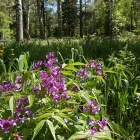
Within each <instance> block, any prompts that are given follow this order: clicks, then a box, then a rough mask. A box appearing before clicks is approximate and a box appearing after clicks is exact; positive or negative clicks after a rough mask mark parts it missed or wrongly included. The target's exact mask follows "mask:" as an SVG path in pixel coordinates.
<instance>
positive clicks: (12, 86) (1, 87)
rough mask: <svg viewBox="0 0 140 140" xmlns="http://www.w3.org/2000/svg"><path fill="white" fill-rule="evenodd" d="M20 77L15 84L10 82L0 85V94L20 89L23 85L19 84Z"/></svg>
mask: <svg viewBox="0 0 140 140" xmlns="http://www.w3.org/2000/svg"><path fill="white" fill-rule="evenodd" d="M21 79H22V77H21V76H17V77H16V80H15V83H12V82H10V81H7V82H4V83H2V84H1V85H0V90H1V91H2V93H4V92H10V91H17V90H19V89H21V88H22V87H23V86H24V85H23V84H21Z"/></svg>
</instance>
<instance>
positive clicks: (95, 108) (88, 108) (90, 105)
mask: <svg viewBox="0 0 140 140" xmlns="http://www.w3.org/2000/svg"><path fill="white" fill-rule="evenodd" d="M95 105H96V101H89V102H88V105H86V106H84V107H83V112H92V113H93V114H98V112H99V111H100V108H101V107H100V106H95Z"/></svg>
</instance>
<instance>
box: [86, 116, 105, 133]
mask: <svg viewBox="0 0 140 140" xmlns="http://www.w3.org/2000/svg"><path fill="white" fill-rule="evenodd" d="M88 125H89V126H90V133H91V135H94V134H95V133H96V132H99V131H102V130H104V129H105V127H106V126H107V121H106V119H105V118H103V119H102V120H101V121H98V120H90V121H89V123H88Z"/></svg>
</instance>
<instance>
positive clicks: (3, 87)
mask: <svg viewBox="0 0 140 140" xmlns="http://www.w3.org/2000/svg"><path fill="white" fill-rule="evenodd" d="M14 87H15V86H14V84H12V83H11V82H10V81H7V82H4V83H3V84H1V85H0V90H1V91H2V92H7V91H11V90H13V89H14Z"/></svg>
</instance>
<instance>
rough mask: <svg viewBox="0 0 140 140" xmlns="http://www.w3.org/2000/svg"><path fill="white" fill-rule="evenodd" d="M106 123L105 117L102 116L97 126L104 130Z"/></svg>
mask: <svg viewBox="0 0 140 140" xmlns="http://www.w3.org/2000/svg"><path fill="white" fill-rule="evenodd" d="M106 125H107V121H106V119H105V118H103V119H102V121H101V122H100V124H99V128H100V129H101V130H104V128H105V127H106Z"/></svg>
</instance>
